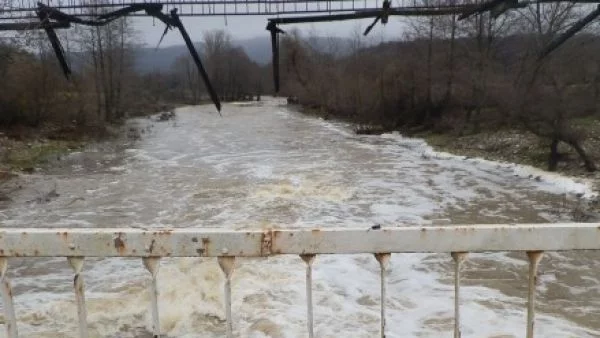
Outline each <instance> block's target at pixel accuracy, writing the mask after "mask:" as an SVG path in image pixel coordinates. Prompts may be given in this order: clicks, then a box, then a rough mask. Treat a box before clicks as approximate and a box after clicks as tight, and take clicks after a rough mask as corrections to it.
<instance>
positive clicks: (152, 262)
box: [142, 257, 160, 338]
mask: <svg viewBox="0 0 600 338" xmlns="http://www.w3.org/2000/svg"><path fill="white" fill-rule="evenodd" d="M142 262H143V263H144V267H145V268H146V270H148V271H149V272H150V274H151V275H152V283H151V285H150V302H151V303H152V334H153V337H154V338H160V317H159V316H158V286H157V283H156V276H157V275H158V269H159V267H160V258H159V257H144V258H142Z"/></svg>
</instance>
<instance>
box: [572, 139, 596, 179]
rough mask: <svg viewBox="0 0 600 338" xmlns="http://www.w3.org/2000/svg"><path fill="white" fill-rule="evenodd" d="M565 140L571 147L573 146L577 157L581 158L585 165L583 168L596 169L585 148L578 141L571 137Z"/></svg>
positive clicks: (591, 170) (590, 170)
mask: <svg viewBox="0 0 600 338" xmlns="http://www.w3.org/2000/svg"><path fill="white" fill-rule="evenodd" d="M565 142H566V143H567V144H568V145H570V146H571V147H573V149H575V151H576V152H577V154H579V157H580V158H581V159H582V160H583V163H584V165H585V170H587V171H589V172H593V171H596V165H595V164H594V161H593V160H592V159H591V158H590V157H589V156H588V154H587V153H586V151H585V149H583V147H582V146H581V144H580V143H579V141H577V140H575V139H573V138H571V139H569V140H565Z"/></svg>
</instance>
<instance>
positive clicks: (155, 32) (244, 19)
mask: <svg viewBox="0 0 600 338" xmlns="http://www.w3.org/2000/svg"><path fill="white" fill-rule="evenodd" d="M267 18H268V16H228V17H227V19H225V18H224V17H222V16H220V17H182V18H181V19H182V21H183V24H184V25H185V27H186V28H187V30H188V33H189V34H190V36H191V37H192V40H194V41H201V40H202V34H203V32H206V31H210V30H214V29H223V30H225V31H227V32H229V33H230V34H231V36H232V37H233V39H234V40H242V39H250V38H255V37H264V38H265V39H268V38H269V33H268V32H267V31H266V30H265V27H266V25H267ZM372 21H373V19H363V20H349V21H338V22H324V23H310V24H295V25H282V26H281V28H282V29H283V30H291V29H292V28H294V27H297V28H298V29H299V30H301V32H303V33H305V34H311V33H314V34H316V35H319V36H338V37H351V36H352V34H353V33H354V31H355V30H356V29H359V30H360V31H361V32H362V30H364V29H365V28H366V27H367V26H368V25H369V24H370V23H371V22H372ZM134 22H135V27H136V28H137V30H138V31H139V33H140V35H141V38H142V39H143V41H140V42H145V43H146V44H147V45H148V46H149V47H154V46H156V44H157V43H158V40H159V39H160V36H161V35H162V32H163V31H164V25H163V24H162V23H161V22H160V21H156V22H154V21H153V20H152V19H151V18H139V17H138V18H135V19H134ZM402 26H403V25H402V23H401V22H400V21H399V20H398V19H395V18H391V19H390V20H389V22H388V24H387V25H386V26H382V25H380V24H378V25H377V26H376V27H375V28H374V29H373V30H372V31H371V33H370V34H369V37H370V39H371V40H393V39H394V38H395V37H398V36H400V35H401V32H402ZM180 44H183V41H182V39H181V36H180V35H179V33H178V32H177V31H176V30H173V31H170V32H169V33H168V34H167V36H166V37H165V39H164V40H163V42H162V44H161V46H171V45H180Z"/></svg>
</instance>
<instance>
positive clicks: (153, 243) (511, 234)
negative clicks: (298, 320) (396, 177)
mask: <svg viewBox="0 0 600 338" xmlns="http://www.w3.org/2000/svg"><path fill="white" fill-rule="evenodd" d="M594 249H600V224H594V223H551V224H512V225H511V224H495V225H489V224H488V225H453V226H426V227H420V226H404V227H393V228H392V227H389V228H382V229H371V228H366V229H357V228H322V229H287V230H223V229H206V228H180V229H160V230H159V229H156V230H143V229H137V228H135V229H131V228H129V229H128V228H81V229H73V228H71V229H50V228H2V229H0V256H4V257H27V256H35V257H55V256H66V257H74V256H86V257H161V256H167V257H169V256H170V257H218V256H237V257H259V256H271V255H279V254H355V253H373V252H390V253H403V252H457V251H470V252H485V251H563V250H594Z"/></svg>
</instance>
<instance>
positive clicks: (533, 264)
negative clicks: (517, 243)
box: [526, 251, 544, 338]
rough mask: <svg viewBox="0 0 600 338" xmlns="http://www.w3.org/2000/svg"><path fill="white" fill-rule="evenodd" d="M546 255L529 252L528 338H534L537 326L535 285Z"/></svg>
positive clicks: (538, 252) (539, 252)
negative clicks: (539, 267)
mask: <svg viewBox="0 0 600 338" xmlns="http://www.w3.org/2000/svg"><path fill="white" fill-rule="evenodd" d="M543 255H544V252H543V251H528V252H527V258H529V291H528V295H527V336H526V337H527V338H533V336H534V332H533V327H534V324H535V284H536V279H537V271H538V266H539V264H540V261H541V260H542V257H543Z"/></svg>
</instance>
